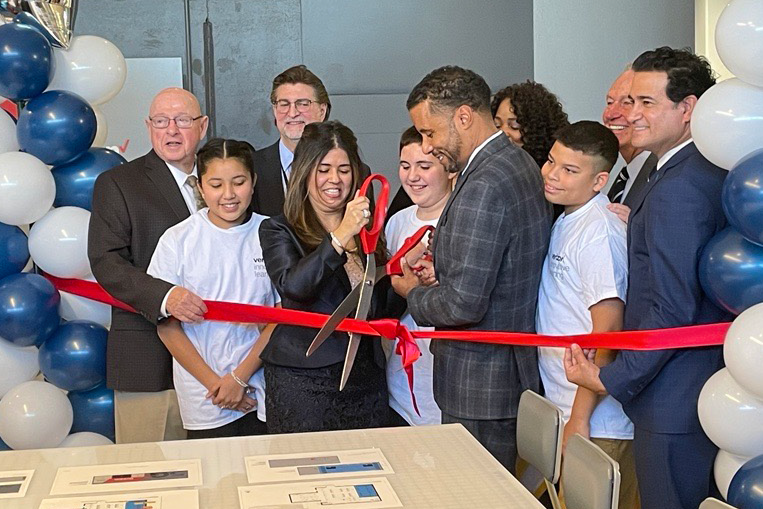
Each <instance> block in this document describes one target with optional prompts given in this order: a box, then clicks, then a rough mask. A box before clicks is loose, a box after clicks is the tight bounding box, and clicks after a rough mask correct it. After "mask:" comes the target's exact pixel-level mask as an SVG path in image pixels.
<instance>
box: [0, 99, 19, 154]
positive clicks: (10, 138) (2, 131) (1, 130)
mask: <svg viewBox="0 0 763 509" xmlns="http://www.w3.org/2000/svg"><path fill="white" fill-rule="evenodd" d="M0 102H2V98H0ZM18 149H19V140H18V139H17V138H16V122H14V121H13V119H12V118H11V116H10V115H9V114H8V113H6V112H5V111H0V154H2V153H3V152H15V151H17V150H18Z"/></svg>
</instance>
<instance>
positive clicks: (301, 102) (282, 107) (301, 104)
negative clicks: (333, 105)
mask: <svg viewBox="0 0 763 509" xmlns="http://www.w3.org/2000/svg"><path fill="white" fill-rule="evenodd" d="M317 102H318V101H313V100H312V99H297V100H296V101H294V102H291V101H287V100H286V99H279V100H278V101H273V108H275V110H276V113H280V114H284V113H288V111H289V109H291V105H292V104H293V105H294V107H295V108H297V111H298V112H299V113H304V112H306V111H307V110H309V109H310V106H312V104H313V103H317Z"/></svg>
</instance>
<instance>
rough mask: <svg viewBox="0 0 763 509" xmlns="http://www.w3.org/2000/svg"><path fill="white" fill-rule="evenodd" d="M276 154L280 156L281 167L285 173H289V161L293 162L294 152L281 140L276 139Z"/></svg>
mask: <svg viewBox="0 0 763 509" xmlns="http://www.w3.org/2000/svg"><path fill="white" fill-rule="evenodd" d="M278 155H279V156H280V157H281V168H283V171H285V172H286V173H287V174H289V173H291V163H292V162H294V152H292V151H291V150H289V149H288V148H286V145H284V144H283V140H281V139H279V140H278Z"/></svg>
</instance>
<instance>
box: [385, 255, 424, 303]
mask: <svg viewBox="0 0 763 509" xmlns="http://www.w3.org/2000/svg"><path fill="white" fill-rule="evenodd" d="M422 261H423V260H422ZM400 268H402V269H403V275H402V276H391V277H390V279H391V280H392V288H394V289H395V292H397V294H398V295H399V296H401V297H402V298H404V299H407V298H408V294H409V293H410V292H411V290H413V289H414V288H416V287H417V286H419V285H420V284H421V281H419V277H418V276H417V275H416V274H415V273H414V272H413V270H412V269H411V267H410V266H409V265H408V260H406V259H405V258H403V259H402V260H400Z"/></svg>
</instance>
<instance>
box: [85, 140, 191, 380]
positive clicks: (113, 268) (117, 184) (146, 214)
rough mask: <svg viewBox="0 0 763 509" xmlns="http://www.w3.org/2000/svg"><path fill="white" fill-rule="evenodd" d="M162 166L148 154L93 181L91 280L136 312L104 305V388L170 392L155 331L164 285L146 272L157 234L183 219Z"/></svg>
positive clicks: (168, 369) (166, 361)
mask: <svg viewBox="0 0 763 509" xmlns="http://www.w3.org/2000/svg"><path fill="white" fill-rule="evenodd" d="M189 215H190V214H189V212H188V206H187V205H186V203H185V201H184V200H183V196H182V195H181V194H180V190H179V189H178V186H177V183H176V182H175V179H174V178H173V177H172V174H171V173H170V170H169V168H167V165H166V164H165V163H164V161H162V160H161V159H160V158H159V156H157V155H156V153H155V152H154V151H153V150H152V151H151V152H149V153H148V154H146V155H145V156H143V157H139V158H138V159H135V160H134V161H131V162H129V163H127V164H124V165H121V166H117V167H116V168H112V169H111V170H108V171H106V172H104V173H102V174H101V175H99V176H98V179H97V180H96V181H95V189H94V191H93V211H92V215H91V216H90V229H89V233H88V257H89V259H90V266H91V268H92V270H93V275H94V276H95V278H96V280H97V281H98V283H100V284H101V286H103V287H104V288H105V289H106V291H107V292H109V293H110V294H111V295H113V296H114V297H116V298H117V299H119V300H121V301H122V302H125V303H127V304H129V305H130V306H132V307H133V308H135V309H137V310H138V312H139V313H140V314H135V313H130V312H128V311H122V310H121V309H117V308H112V310H111V330H110V331H109V336H108V343H107V348H106V384H107V386H108V387H109V388H111V389H116V390H121V391H134V392H149V391H160V390H165V389H170V388H172V356H171V355H170V353H169V352H168V351H167V349H166V348H165V347H164V344H163V343H162V342H161V340H160V339H159V336H158V335H157V333H156V324H157V322H158V321H159V318H160V316H159V313H160V308H161V303H162V300H163V299H164V296H165V295H166V294H167V292H168V291H169V290H170V288H172V285H171V284H169V283H167V282H165V281H162V280H160V279H156V278H153V277H151V276H149V275H148V274H146V269H147V268H148V264H149V262H150V261H151V256H152V255H153V254H154V249H156V244H157V243H158V242H159V237H161V236H162V234H163V233H164V232H165V231H166V230H167V229H168V228H170V227H171V226H174V225H176V224H177V223H179V222H180V221H182V220H183V219H185V218H187V217H188V216H189Z"/></svg>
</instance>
